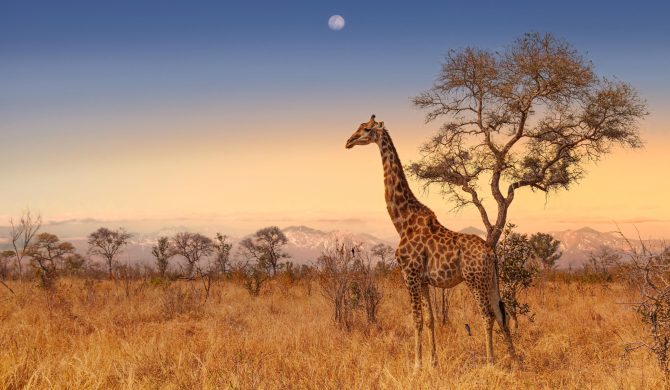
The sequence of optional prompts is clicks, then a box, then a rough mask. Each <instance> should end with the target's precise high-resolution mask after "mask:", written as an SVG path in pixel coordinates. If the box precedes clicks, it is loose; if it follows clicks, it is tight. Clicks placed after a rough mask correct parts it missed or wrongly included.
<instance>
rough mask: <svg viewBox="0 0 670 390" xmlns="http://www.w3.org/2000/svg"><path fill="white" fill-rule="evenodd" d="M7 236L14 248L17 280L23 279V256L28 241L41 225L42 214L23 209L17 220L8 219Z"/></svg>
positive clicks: (28, 244)
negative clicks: (8, 228)
mask: <svg viewBox="0 0 670 390" xmlns="http://www.w3.org/2000/svg"><path fill="white" fill-rule="evenodd" d="M9 225H10V231H9V236H10V239H11V241H12V248H13V249H14V252H13V253H14V260H15V264H16V271H17V272H18V275H19V280H23V257H24V256H25V255H26V251H27V250H28V247H29V246H30V242H31V241H32V240H33V237H35V234H37V232H38V231H39V230H40V227H41V226H42V216H41V215H40V214H37V215H35V214H33V213H31V212H30V210H28V211H25V212H24V213H23V214H22V215H21V217H20V218H19V220H18V221H15V220H14V219H10V220H9Z"/></svg>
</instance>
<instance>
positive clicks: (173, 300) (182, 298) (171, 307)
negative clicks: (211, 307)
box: [160, 287, 202, 319]
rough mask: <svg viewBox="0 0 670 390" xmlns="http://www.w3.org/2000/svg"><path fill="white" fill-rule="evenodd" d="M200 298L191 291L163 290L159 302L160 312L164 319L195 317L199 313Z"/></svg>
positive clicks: (179, 289) (178, 289) (200, 307)
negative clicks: (183, 316) (184, 315)
mask: <svg viewBox="0 0 670 390" xmlns="http://www.w3.org/2000/svg"><path fill="white" fill-rule="evenodd" d="M201 309H202V306H201V305H200V297H199V296H198V293H197V292H196V291H194V290H193V289H181V288H178V287H175V288H165V289H164V291H163V296H162V297H161V300H160V311H161V313H162V314H163V316H164V317H165V318H166V319H172V318H174V317H176V316H178V315H181V314H189V315H197V314H198V313H200V310H201Z"/></svg>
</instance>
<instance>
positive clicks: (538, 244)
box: [529, 233, 562, 270]
mask: <svg viewBox="0 0 670 390" xmlns="http://www.w3.org/2000/svg"><path fill="white" fill-rule="evenodd" d="M529 242H530V246H531V247H532V248H533V254H534V255H535V257H536V258H537V259H539V260H540V262H541V263H542V267H543V268H544V269H545V270H550V269H552V268H554V267H555V266H556V262H557V261H558V259H560V258H561V255H562V253H561V251H560V249H559V248H560V246H561V242H560V241H559V240H557V239H555V238H554V236H552V235H551V234H547V233H535V234H533V235H532V236H530V239H529Z"/></svg>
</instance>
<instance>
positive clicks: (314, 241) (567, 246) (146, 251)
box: [0, 226, 627, 269]
mask: <svg viewBox="0 0 670 390" xmlns="http://www.w3.org/2000/svg"><path fill="white" fill-rule="evenodd" d="M189 230H190V229H189V228H187V227H186V226H172V227H165V228H161V229H159V230H156V231H154V232H152V233H144V234H135V235H134V238H133V239H132V241H131V243H130V244H129V245H128V246H127V247H126V248H125V250H124V252H123V255H122V258H121V260H122V261H129V262H137V263H140V264H151V263H152V262H153V260H152V256H151V247H152V246H153V245H155V243H156V240H157V239H158V237H160V236H168V237H169V236H172V235H174V234H175V233H177V232H180V231H189ZM282 231H283V232H284V234H285V235H286V238H287V239H288V244H287V245H286V247H285V250H286V252H288V254H289V255H290V256H291V261H293V262H294V263H296V264H310V263H313V262H314V261H315V260H316V259H317V258H318V257H319V256H320V255H321V253H322V252H323V251H324V250H326V249H328V248H332V246H333V245H334V244H335V243H336V242H345V243H356V244H361V245H362V246H363V247H364V248H365V249H369V248H371V247H372V246H374V245H377V244H380V243H381V244H387V245H389V246H391V247H394V248H395V245H397V243H398V240H397V239H393V238H390V239H381V238H378V237H375V236H373V235H371V234H367V233H354V232H351V231H346V230H332V231H323V230H318V229H314V228H311V227H308V226H289V227H286V228H284V229H282ZM460 232H461V233H468V234H475V235H478V236H480V237H482V238H484V237H485V235H486V234H485V232H484V231H482V230H480V229H477V228H475V227H467V228H465V229H462V230H460ZM549 233H550V234H552V235H553V236H554V238H556V239H558V240H559V241H561V251H562V253H563V254H562V256H561V258H560V259H559V260H558V263H557V267H558V268H563V269H567V268H570V267H571V268H579V267H581V266H582V265H583V264H584V263H585V262H587V261H588V259H589V254H590V253H591V252H594V251H597V250H598V249H600V248H601V247H611V248H613V249H625V248H626V247H627V243H626V241H625V240H624V239H623V238H622V237H621V236H620V235H619V234H618V233H616V232H600V231H597V230H595V229H592V228H590V227H583V228H581V229H576V230H563V231H555V232H549ZM207 234H209V232H207ZM210 235H213V234H210ZM243 238H245V237H231V238H230V241H231V242H232V244H233V245H234V247H235V246H236V245H237V244H238V243H239V242H240V241H241V240H242V239H243ZM64 239H65V240H67V241H70V242H72V243H73V244H74V245H75V247H76V248H77V250H78V251H79V252H80V253H85V252H86V249H87V243H86V238H85V237H70V238H64ZM0 246H2V247H3V248H4V247H5V246H7V243H5V244H3V245H0ZM0 249H2V248H0ZM236 252H237V251H236V250H235V248H233V253H236Z"/></svg>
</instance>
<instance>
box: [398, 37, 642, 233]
mask: <svg viewBox="0 0 670 390" xmlns="http://www.w3.org/2000/svg"><path fill="white" fill-rule="evenodd" d="M413 103H414V104H415V105H416V106H417V107H419V108H422V109H425V110H427V115H426V121H427V122H430V121H433V120H437V119H442V118H444V120H445V123H444V124H442V126H441V127H440V129H439V130H438V131H437V133H436V134H435V135H434V136H433V137H432V138H430V139H429V140H428V141H427V142H426V143H425V144H424V145H423V146H422V147H421V149H420V151H421V158H420V159H419V160H418V161H415V162H413V163H412V164H410V166H409V171H410V174H412V175H413V176H414V177H415V178H417V179H418V180H419V181H421V182H423V184H424V185H425V186H430V185H431V184H437V185H439V186H440V188H441V190H442V191H443V194H444V195H445V196H447V197H449V198H450V200H452V201H453V202H455V208H456V209H458V208H461V207H464V206H469V205H474V206H475V207H476V208H477V209H478V211H479V213H480V215H481V219H482V221H483V223H484V226H485V228H486V231H487V236H488V237H487V241H488V242H489V244H490V245H495V244H496V243H497V242H498V239H499V238H500V235H501V234H502V232H503V229H504V227H505V223H506V221H507V211H508V208H509V206H510V205H511V204H512V201H513V200H514V196H515V193H516V191H517V190H520V189H522V188H528V189H531V190H537V191H543V192H546V193H549V192H552V191H558V190H567V189H569V188H570V186H571V185H572V184H574V183H576V182H577V181H578V180H579V179H580V178H582V177H583V176H584V174H585V167H586V164H587V163H588V162H592V161H597V160H598V159H600V158H601V157H602V156H603V155H605V154H607V153H609V152H610V151H611V149H612V147H613V146H616V145H618V146H623V147H630V148H638V147H640V146H641V145H642V140H641V138H640V133H639V128H638V123H639V120H640V119H641V118H642V117H644V116H645V115H646V104H645V102H644V101H643V100H642V99H641V98H640V97H639V96H638V94H637V92H636V91H635V89H634V88H633V87H632V86H631V85H629V84H627V83H625V82H622V81H613V80H608V79H606V78H603V77H600V76H599V75H597V74H596V73H595V71H594V69H593V66H592V64H591V63H590V62H589V61H587V60H586V59H585V58H584V57H582V55H580V54H579V53H578V52H577V51H576V50H575V49H574V48H573V47H572V46H571V45H570V44H568V43H567V42H565V41H563V40H561V39H559V38H557V37H555V36H553V35H552V34H539V33H529V34H526V35H524V36H522V37H521V38H519V39H517V40H516V41H514V42H513V43H512V44H511V45H510V46H509V47H507V48H506V49H504V50H502V51H500V52H493V51H490V50H484V49H479V48H472V47H468V48H465V49H462V50H455V51H451V52H449V54H448V55H447V57H446V60H445V62H444V64H443V65H442V70H441V72H440V73H439V76H438V77H437V79H436V81H435V84H434V85H433V87H432V88H430V89H429V90H427V91H425V92H422V93H421V94H419V95H418V96H416V97H414V98H413ZM486 182H488V183H486ZM485 193H488V194H490V196H491V197H492V199H493V200H494V201H495V206H497V210H496V212H495V213H492V210H491V208H490V206H488V205H486V204H485V202H484V199H485V196H484V195H485Z"/></svg>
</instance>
